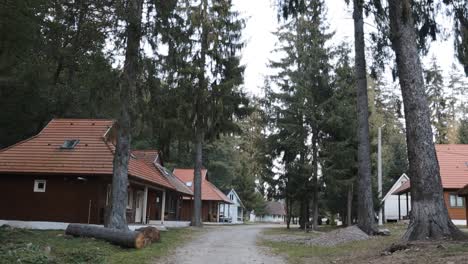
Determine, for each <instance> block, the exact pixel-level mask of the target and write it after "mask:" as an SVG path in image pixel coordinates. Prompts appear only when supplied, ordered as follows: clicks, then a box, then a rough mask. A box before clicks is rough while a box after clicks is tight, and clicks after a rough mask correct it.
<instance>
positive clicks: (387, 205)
mask: <svg viewBox="0 0 468 264" xmlns="http://www.w3.org/2000/svg"><path fill="white" fill-rule="evenodd" d="M407 181H409V177H408V176H407V175H406V174H404V173H403V174H402V175H401V176H400V178H398V180H396V181H395V183H394V184H393V186H392V187H391V188H390V190H389V191H388V192H387V194H386V195H385V196H384V198H383V199H382V202H383V203H384V217H385V220H386V221H398V220H400V219H407V218H408V216H409V215H408V213H409V211H410V210H411V198H410V197H409V196H408V197H406V195H403V196H400V195H395V194H393V192H395V191H396V190H397V189H398V188H400V187H401V186H402V185H403V184H405V183H406V182H407Z"/></svg>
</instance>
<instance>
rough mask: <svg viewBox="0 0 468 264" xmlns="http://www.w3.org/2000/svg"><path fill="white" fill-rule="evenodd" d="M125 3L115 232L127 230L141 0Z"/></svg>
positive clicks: (114, 184) (115, 171)
mask: <svg viewBox="0 0 468 264" xmlns="http://www.w3.org/2000/svg"><path fill="white" fill-rule="evenodd" d="M127 4H128V7H127V9H128V10H127V13H126V15H127V29H126V35H127V49H126V52H125V64H124V68H123V73H122V76H121V80H120V83H119V85H120V101H121V112H120V117H119V120H118V127H117V144H116V146H115V154H114V162H113V177H112V202H111V208H112V209H111V212H110V215H109V217H110V219H109V221H108V223H109V226H108V227H110V228H117V229H128V226H127V219H126V208H127V188H128V160H129V157H130V143H131V120H130V115H131V111H132V104H133V97H134V94H135V90H136V82H137V71H138V57H139V56H138V55H139V47H140V39H141V13H142V7H143V0H136V1H128V3H127Z"/></svg>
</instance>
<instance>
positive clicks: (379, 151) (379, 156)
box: [377, 125, 385, 226]
mask: <svg viewBox="0 0 468 264" xmlns="http://www.w3.org/2000/svg"><path fill="white" fill-rule="evenodd" d="M384 126H385V125H382V126H379V128H378V134H379V135H378V136H379V142H378V148H377V184H378V187H377V188H378V191H377V195H378V197H379V203H380V209H379V226H382V225H383V212H382V210H383V203H382V127H384Z"/></svg>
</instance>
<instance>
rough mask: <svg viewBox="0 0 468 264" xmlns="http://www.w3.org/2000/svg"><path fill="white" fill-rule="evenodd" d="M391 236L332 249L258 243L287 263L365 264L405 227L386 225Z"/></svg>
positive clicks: (265, 241) (395, 239) (396, 239)
mask: <svg viewBox="0 0 468 264" xmlns="http://www.w3.org/2000/svg"><path fill="white" fill-rule="evenodd" d="M386 227H387V228H389V229H390V231H391V234H392V235H391V236H386V237H375V238H372V239H369V240H363V241H354V242H350V243H344V244H340V245H337V246H334V247H325V246H315V245H314V246H308V245H304V244H292V243H287V242H277V241H271V240H266V239H264V240H262V241H260V243H261V244H262V245H264V246H267V247H269V248H271V249H272V250H273V252H274V253H276V254H282V255H285V256H286V257H287V260H288V262H289V263H294V264H297V263H342V262H346V263H367V262H365V261H366V260H368V259H369V258H373V257H376V256H379V255H380V252H382V250H383V249H385V248H386V247H388V246H389V245H390V244H391V243H394V242H396V241H398V240H399V239H400V237H401V235H402V234H403V232H404V230H405V228H406V226H402V225H388V226H386ZM334 229H336V227H332V228H330V227H328V228H324V229H323V231H325V232H326V231H331V230H334ZM265 232H266V233H268V232H277V230H275V231H273V230H271V229H270V230H267V231H265Z"/></svg>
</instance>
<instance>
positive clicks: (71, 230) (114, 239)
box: [65, 224, 147, 248]
mask: <svg viewBox="0 0 468 264" xmlns="http://www.w3.org/2000/svg"><path fill="white" fill-rule="evenodd" d="M65 234H66V235H71V236H78V237H93V238H97V239H102V240H105V241H108V242H110V243H112V244H116V245H119V246H123V247H128V248H143V247H144V246H146V245H147V242H146V240H145V236H144V234H143V233H141V232H135V231H129V230H119V229H113V228H103V227H100V226H94V225H84V224H69V225H68V227H67V229H66V230H65Z"/></svg>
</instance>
